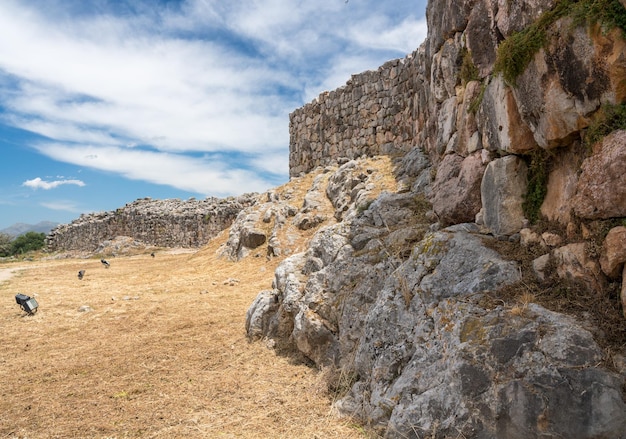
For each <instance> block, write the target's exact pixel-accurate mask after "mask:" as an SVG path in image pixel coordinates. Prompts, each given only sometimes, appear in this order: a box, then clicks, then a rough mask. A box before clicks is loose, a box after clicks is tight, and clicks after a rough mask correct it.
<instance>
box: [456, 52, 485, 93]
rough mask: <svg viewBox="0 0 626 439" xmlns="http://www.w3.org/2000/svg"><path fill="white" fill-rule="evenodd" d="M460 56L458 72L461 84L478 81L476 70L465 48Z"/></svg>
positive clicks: (470, 55)
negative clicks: (459, 69)
mask: <svg viewBox="0 0 626 439" xmlns="http://www.w3.org/2000/svg"><path fill="white" fill-rule="evenodd" d="M461 56H462V61H461V71H460V72H459V75H460V78H461V84H463V85H465V84H467V83H468V82H470V81H478V80H479V79H480V78H479V76H478V69H477V68H476V66H475V65H474V61H473V60H472V54H471V53H470V51H469V50H467V48H466V47H464V48H463V51H462V53H461Z"/></svg>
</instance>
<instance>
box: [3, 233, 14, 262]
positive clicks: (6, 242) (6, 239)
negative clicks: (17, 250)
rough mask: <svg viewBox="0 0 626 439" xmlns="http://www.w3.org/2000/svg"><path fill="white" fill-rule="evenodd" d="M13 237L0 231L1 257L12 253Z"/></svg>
mask: <svg viewBox="0 0 626 439" xmlns="http://www.w3.org/2000/svg"><path fill="white" fill-rule="evenodd" d="M12 240H13V239H12V238H11V236H10V235H7V234H6V233H0V257H4V256H10V255H11V241H12Z"/></svg>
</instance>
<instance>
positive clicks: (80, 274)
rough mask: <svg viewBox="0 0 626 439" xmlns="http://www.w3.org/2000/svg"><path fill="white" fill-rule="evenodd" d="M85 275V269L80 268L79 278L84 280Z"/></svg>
mask: <svg viewBox="0 0 626 439" xmlns="http://www.w3.org/2000/svg"><path fill="white" fill-rule="evenodd" d="M83 276H85V270H80V271H79V272H78V279H80V280H83Z"/></svg>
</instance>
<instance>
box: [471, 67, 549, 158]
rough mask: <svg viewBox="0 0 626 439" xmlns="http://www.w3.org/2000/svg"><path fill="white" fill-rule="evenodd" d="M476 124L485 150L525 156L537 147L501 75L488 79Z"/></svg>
mask: <svg viewBox="0 0 626 439" xmlns="http://www.w3.org/2000/svg"><path fill="white" fill-rule="evenodd" d="M478 123H479V125H480V128H481V134H482V139H483V146H484V147H485V149H488V150H491V151H504V152H507V153H511V154H524V153H528V152H529V151H532V150H533V149H536V148H537V143H536V142H535V139H534V138H533V133H532V131H531V130H530V128H529V127H528V125H527V124H526V123H525V122H524V121H522V118H521V116H520V114H519V112H518V108H517V104H516V102H515V98H514V96H513V90H512V89H511V88H510V87H507V86H506V84H505V82H504V80H503V79H502V77H501V76H498V77H496V78H494V79H493V80H491V81H490V82H489V85H488V86H487V87H486V89H485V91H484V96H483V101H482V104H481V106H480V116H479V118H478Z"/></svg>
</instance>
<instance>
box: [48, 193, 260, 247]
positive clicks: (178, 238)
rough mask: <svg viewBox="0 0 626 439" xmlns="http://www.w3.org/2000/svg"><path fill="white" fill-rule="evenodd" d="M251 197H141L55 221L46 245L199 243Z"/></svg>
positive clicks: (232, 217) (225, 223) (229, 221)
mask: <svg viewBox="0 0 626 439" xmlns="http://www.w3.org/2000/svg"><path fill="white" fill-rule="evenodd" d="M255 200H256V195H255V194H245V195H241V196H239V197H231V198H225V199H219V198H213V197H211V198H206V199H204V200H195V199H190V200H186V201H181V200H178V199H168V200H152V199H150V198H143V199H139V200H136V201H133V202H132V203H129V204H126V205H125V206H124V207H122V208H119V209H117V210H114V211H110V212H99V213H91V214H84V215H81V216H80V218H78V219H76V220H74V221H72V222H71V223H70V224H62V225H60V226H58V227H57V228H55V229H54V230H53V231H52V232H51V233H50V235H48V237H47V246H48V249H49V250H50V251H59V250H80V251H94V250H95V249H96V248H97V247H98V245H99V244H100V243H102V242H103V241H106V240H109V239H113V238H115V237H117V236H130V237H132V238H134V239H136V240H139V241H142V242H144V243H146V244H151V245H155V246H160V247H200V246H202V245H204V244H206V243H207V242H208V241H209V240H210V239H211V238H213V237H214V236H216V235H217V234H218V233H219V232H221V231H222V230H224V229H226V228H228V227H229V226H230V225H231V224H232V222H233V221H234V220H235V218H236V217H237V215H238V214H239V212H240V211H241V210H242V209H243V208H245V207H247V206H250V205H252V204H254V203H255Z"/></svg>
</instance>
